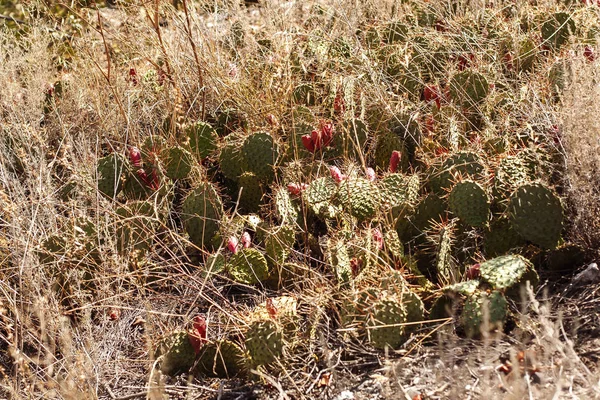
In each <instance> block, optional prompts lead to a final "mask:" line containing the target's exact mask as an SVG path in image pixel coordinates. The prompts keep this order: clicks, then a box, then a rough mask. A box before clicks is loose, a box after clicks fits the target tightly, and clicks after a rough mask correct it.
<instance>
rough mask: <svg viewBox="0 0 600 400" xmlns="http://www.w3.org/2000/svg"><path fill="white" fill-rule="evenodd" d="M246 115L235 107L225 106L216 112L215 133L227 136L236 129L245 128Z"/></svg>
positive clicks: (246, 122) (246, 124) (246, 125)
mask: <svg viewBox="0 0 600 400" xmlns="http://www.w3.org/2000/svg"><path fill="white" fill-rule="evenodd" d="M247 127H248V116H247V115H246V113H245V112H243V111H240V110H238V109H236V108H225V109H223V110H221V111H219V112H218V113H217V129H216V130H217V133H218V134H219V136H227V135H229V134H230V133H233V132H235V131H237V130H246V128H247Z"/></svg>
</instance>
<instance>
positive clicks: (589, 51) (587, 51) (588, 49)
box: [583, 46, 596, 62]
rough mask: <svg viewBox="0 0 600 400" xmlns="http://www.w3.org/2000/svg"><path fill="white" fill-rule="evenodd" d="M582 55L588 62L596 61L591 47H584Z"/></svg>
mask: <svg viewBox="0 0 600 400" xmlns="http://www.w3.org/2000/svg"><path fill="white" fill-rule="evenodd" d="M583 55H584V56H585V58H587V60H588V61H589V62H592V61H594V60H595V59H596V54H594V49H593V48H592V47H591V46H585V50H583Z"/></svg>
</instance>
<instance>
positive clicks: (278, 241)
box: [265, 225, 296, 269]
mask: <svg viewBox="0 0 600 400" xmlns="http://www.w3.org/2000/svg"><path fill="white" fill-rule="evenodd" d="M295 240H296V237H295V232H294V229H293V228H292V227H291V226H289V225H284V226H281V227H277V228H275V229H273V230H271V232H269V234H268V235H267V238H266V239H265V251H266V253H267V261H268V263H269V265H270V266H271V267H272V268H273V269H276V268H277V267H278V266H280V265H281V264H283V263H284V262H285V260H286V259H287V257H288V256H289V254H290V253H291V252H292V250H293V247H294V242H295Z"/></svg>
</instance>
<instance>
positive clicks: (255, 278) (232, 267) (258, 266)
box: [227, 248, 269, 285]
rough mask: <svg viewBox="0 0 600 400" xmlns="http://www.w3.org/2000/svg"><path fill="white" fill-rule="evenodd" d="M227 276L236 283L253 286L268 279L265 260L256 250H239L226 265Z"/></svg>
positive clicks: (267, 268)
mask: <svg viewBox="0 0 600 400" xmlns="http://www.w3.org/2000/svg"><path fill="white" fill-rule="evenodd" d="M227 270H228V271H229V275H231V277H232V278H233V280H235V281H236V282H238V283H242V284H245V285H253V284H256V283H259V282H263V281H266V280H267V279H269V267H268V266H267V259H266V258H265V256H264V255H263V254H262V253H261V252H260V251H258V250H256V249H253V248H247V249H242V250H239V251H238V252H237V253H235V254H234V255H233V256H231V258H230V259H229V262H228V263H227Z"/></svg>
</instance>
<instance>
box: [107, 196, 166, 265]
mask: <svg viewBox="0 0 600 400" xmlns="http://www.w3.org/2000/svg"><path fill="white" fill-rule="evenodd" d="M116 214H117V216H118V217H119V219H118V221H117V224H116V227H117V231H116V236H117V240H118V242H117V248H118V251H119V253H120V254H121V255H123V254H126V253H127V252H128V251H132V250H137V251H139V252H142V253H145V252H146V251H148V250H149V249H150V248H151V246H152V240H153V238H154V230H155V229H156V223H157V221H156V218H155V213H154V204H153V203H151V202H148V201H134V202H131V203H129V204H127V205H126V206H122V207H119V208H117V210H116Z"/></svg>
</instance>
